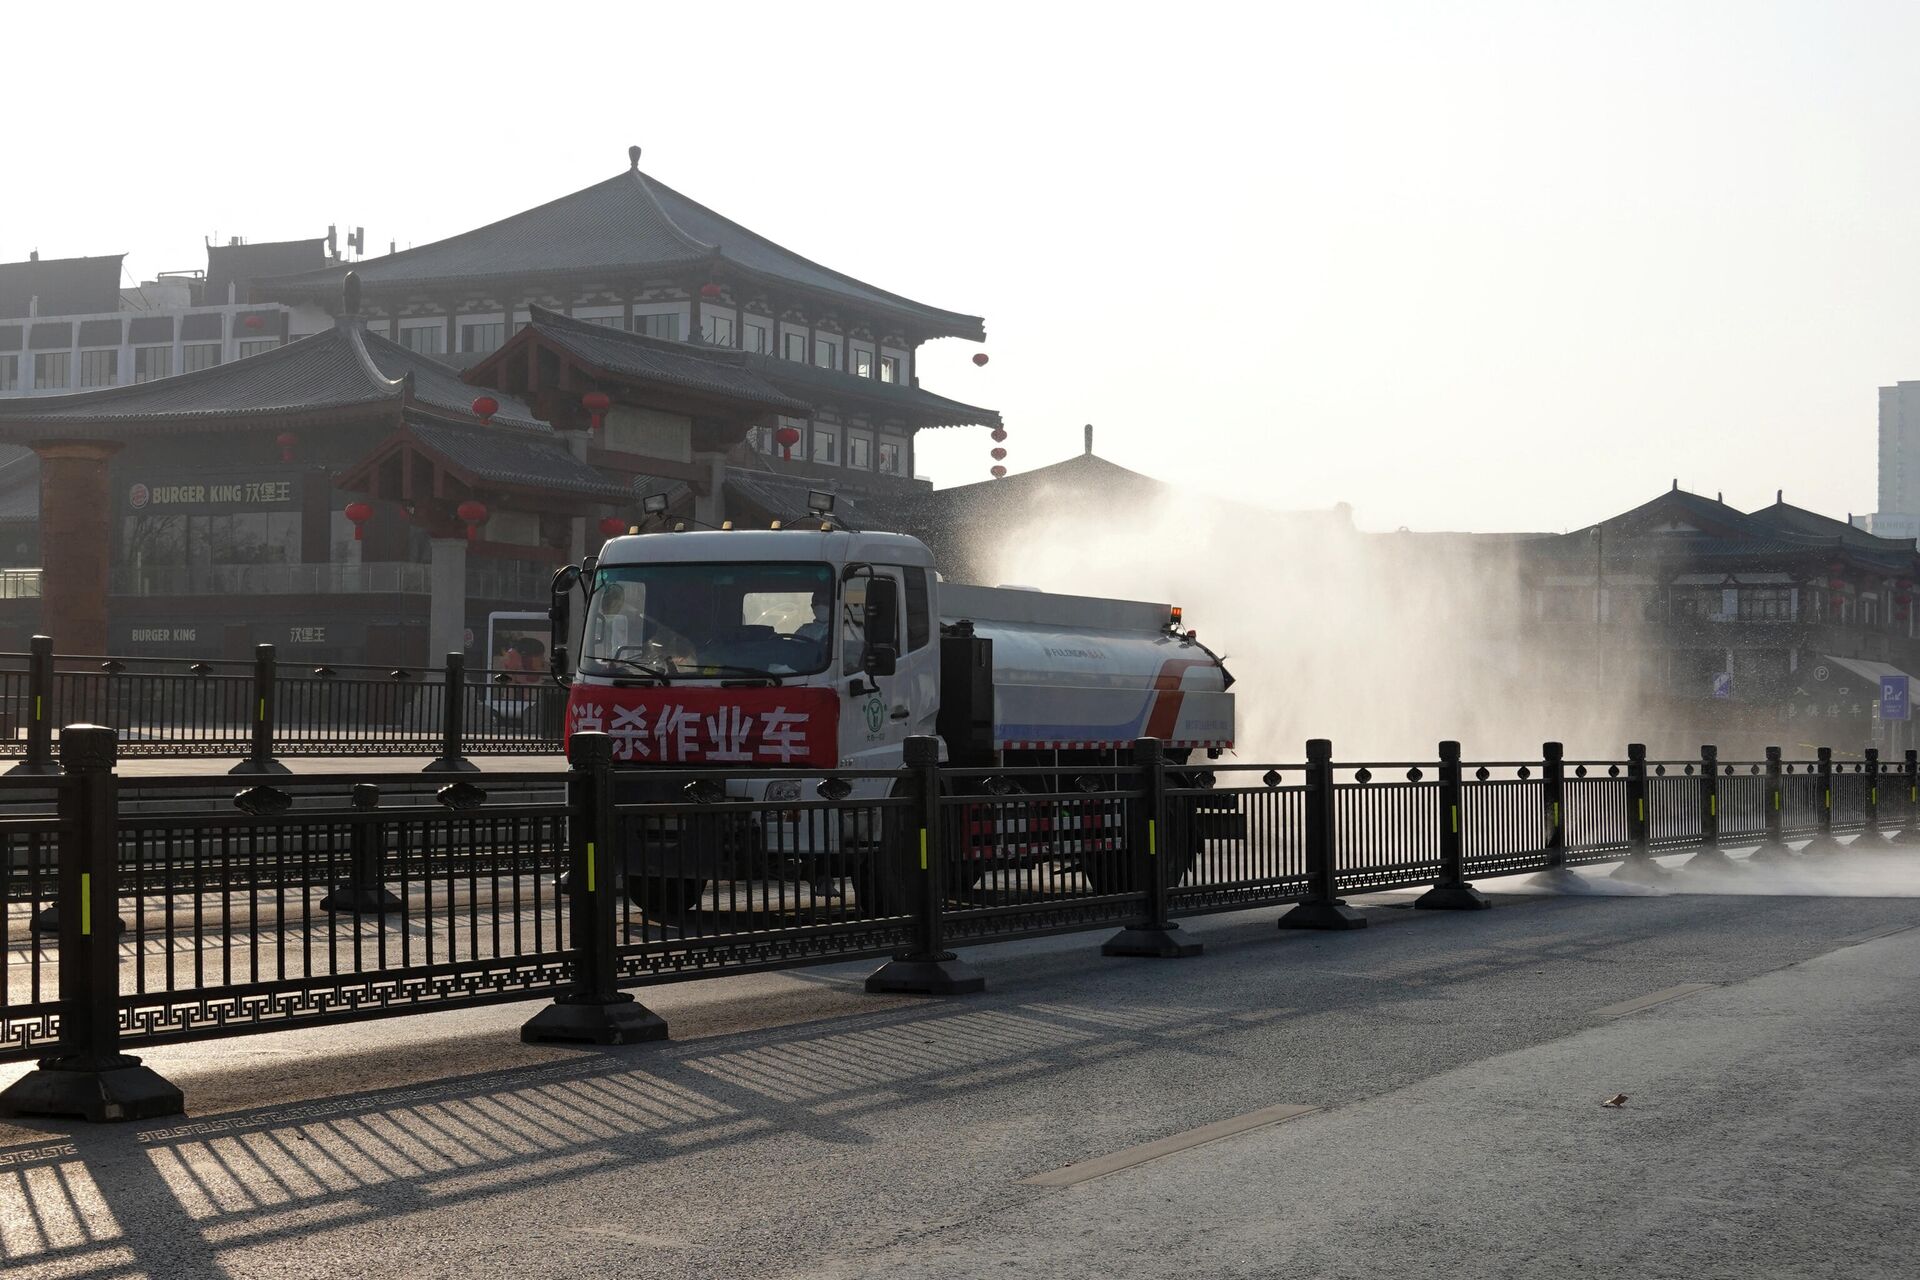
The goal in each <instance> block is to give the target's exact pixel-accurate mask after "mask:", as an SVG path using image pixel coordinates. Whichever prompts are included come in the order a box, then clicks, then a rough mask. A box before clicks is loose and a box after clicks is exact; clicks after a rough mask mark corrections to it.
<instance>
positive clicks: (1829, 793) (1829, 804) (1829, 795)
mask: <svg viewBox="0 0 1920 1280" xmlns="http://www.w3.org/2000/svg"><path fill="white" fill-rule="evenodd" d="M1824 794H1825V796H1826V799H1825V800H1824V801H1823V802H1822V807H1823V808H1827V809H1831V808H1833V788H1832V787H1828V788H1827V789H1826V792H1825V793H1824Z"/></svg>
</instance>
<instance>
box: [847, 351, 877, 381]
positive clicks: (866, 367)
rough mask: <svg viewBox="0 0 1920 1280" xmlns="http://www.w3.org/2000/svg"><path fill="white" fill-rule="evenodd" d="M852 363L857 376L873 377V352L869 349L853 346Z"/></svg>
mask: <svg viewBox="0 0 1920 1280" xmlns="http://www.w3.org/2000/svg"><path fill="white" fill-rule="evenodd" d="M851 363H852V366H853V374H854V376H855V377H857V378H871V377H872V376H873V352H871V351H869V350H867V349H866V348H865V347H855V348H853V358H852V361H851Z"/></svg>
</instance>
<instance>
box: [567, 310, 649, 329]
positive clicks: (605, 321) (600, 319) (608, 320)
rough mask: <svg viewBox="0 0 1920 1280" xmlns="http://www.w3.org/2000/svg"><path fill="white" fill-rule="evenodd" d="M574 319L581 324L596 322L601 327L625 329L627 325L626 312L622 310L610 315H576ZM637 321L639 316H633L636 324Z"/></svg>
mask: <svg viewBox="0 0 1920 1280" xmlns="http://www.w3.org/2000/svg"><path fill="white" fill-rule="evenodd" d="M574 319H575V320H578V321H580V322H581V323H582V324H597V325H599V326H600V327H601V328H602V329H625V328H626V327H627V317H626V313H625V312H622V311H615V312H613V313H612V314H610V315H598V316H588V315H576V316H574ZM639 321H640V317H639V316H635V317H634V322H635V323H636V324H637V323H639Z"/></svg>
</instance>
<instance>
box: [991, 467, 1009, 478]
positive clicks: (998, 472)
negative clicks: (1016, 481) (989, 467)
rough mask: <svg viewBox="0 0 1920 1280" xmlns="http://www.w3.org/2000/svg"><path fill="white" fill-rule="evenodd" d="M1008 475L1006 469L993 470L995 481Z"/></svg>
mask: <svg viewBox="0 0 1920 1280" xmlns="http://www.w3.org/2000/svg"><path fill="white" fill-rule="evenodd" d="M1006 474H1007V469H1006V468H1005V467H995V468H994V469H993V478H994V479H995V480H998V479H999V478H1000V477H1002V476H1004V475H1006Z"/></svg>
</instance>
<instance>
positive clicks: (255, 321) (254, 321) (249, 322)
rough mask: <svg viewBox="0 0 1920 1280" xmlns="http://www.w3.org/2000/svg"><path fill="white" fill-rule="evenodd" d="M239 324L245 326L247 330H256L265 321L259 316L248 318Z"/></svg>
mask: <svg viewBox="0 0 1920 1280" xmlns="http://www.w3.org/2000/svg"><path fill="white" fill-rule="evenodd" d="M240 323H241V324H244V325H246V326H247V328H249V329H258V328H259V327H260V326H261V325H263V324H265V323H266V321H264V320H262V319H261V318H260V317H259V316H248V317H247V318H246V319H245V320H242V321H241V322H240Z"/></svg>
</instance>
